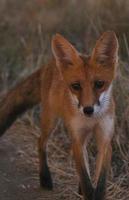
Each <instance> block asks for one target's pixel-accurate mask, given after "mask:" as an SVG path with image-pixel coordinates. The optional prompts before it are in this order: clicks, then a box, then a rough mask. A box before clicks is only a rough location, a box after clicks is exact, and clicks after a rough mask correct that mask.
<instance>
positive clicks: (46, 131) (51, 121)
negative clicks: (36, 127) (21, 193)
mask: <svg viewBox="0 0 129 200" xmlns="http://www.w3.org/2000/svg"><path fill="white" fill-rule="evenodd" d="M55 122H56V120H55V117H54V115H53V114H52V111H51V110H50V112H49V109H48V108H47V110H45V109H44V111H43V113H42V114H41V129H42V133H41V136H40V138H39V143H38V149H39V165H40V166H39V170H40V171H39V176H40V185H41V187H43V188H46V189H49V190H51V189H52V188H53V183H52V178H51V173H50V170H49V167H48V163H47V153H46V147H47V141H48V138H49V136H50V134H51V132H52V131H53V129H54V128H55V125H56V123H55Z"/></svg>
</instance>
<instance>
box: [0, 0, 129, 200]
mask: <svg viewBox="0 0 129 200" xmlns="http://www.w3.org/2000/svg"><path fill="white" fill-rule="evenodd" d="M107 30H114V31H115V32H116V34H117V37H118V39H119V44H120V48H119V70H118V74H117V80H116V81H115V87H114V94H115V95H114V96H115V101H116V104H117V109H116V113H117V116H116V131H115V136H114V139H113V159H112V168H111V173H110V176H109V181H108V188H107V191H108V192H107V199H108V200H116V199H118V200H128V199H129V0H119V1H118V0H80V1H79V0H22V1H21V0H19V1H18V0H0V93H1V95H0V96H1V98H2V95H3V93H5V92H6V91H7V90H8V89H9V88H10V87H12V86H13V85H15V83H16V82H19V80H20V79H22V78H23V77H26V76H27V75H28V74H30V73H31V72H32V71H33V70H35V69H37V68H39V67H41V66H42V65H43V64H45V63H47V62H48V61H49V59H50V58H51V56H52V53H51V38H52V36H53V35H54V34H55V33H61V34H62V35H63V36H65V37H66V38H67V39H68V40H69V41H70V42H71V43H72V44H73V45H74V46H75V47H76V48H77V49H78V50H79V51H81V52H83V53H86V54H89V53H90V52H91V50H92V48H93V47H94V45H95V41H96V40H97V39H98V38H99V36H100V35H101V34H102V33H103V32H104V31H107ZM36 112H37V111H36ZM36 112H35V110H33V111H29V112H28V113H27V114H25V115H24V117H22V118H21V119H19V120H18V121H17V123H15V125H14V126H13V129H11V131H12V132H16V133H15V134H14V136H12V135H11V136H10V134H8V137H7V138H6V137H5V138H4V139H3V141H2V142H3V143H4V144H6V145H5V146H6V148H5V149H4V151H7V150H8V148H10V145H12V144H13V143H14V142H16V143H18V145H19V146H20V145H21V143H23V145H22V146H20V147H18V148H21V149H20V150H17V149H16V151H15V152H17V151H18V152H19V151H20V155H22V156H21V160H22V159H23V161H24V159H25V157H24V156H25V155H24V154H26V156H27V158H26V159H28V162H29V161H30V165H31V166H32V163H33V165H34V167H32V168H33V170H34V174H33V170H32V174H33V178H32V180H33V181H32V180H31V181H30V182H29V183H28V184H29V185H31V187H30V188H33V185H35V184H38V183H37V182H38V181H37V179H38V178H35V176H37V175H35V174H37V173H38V172H37V165H38V164H37V163H38V161H36V159H37V154H36V149H35V147H32V146H29V141H30V140H31V138H28V137H30V136H27V135H26V134H25V133H26V132H30V133H31V134H32V133H34V131H35V134H32V135H34V137H35V135H36V137H38V136H39V132H40V130H39V127H38V125H37V124H36V123H35V120H34V118H37V117H35V116H37V115H36V114H35V113H36ZM17 129H18V133H19V132H20V131H21V132H20V133H23V132H24V137H25V139H26V141H27V143H25V142H24V137H22V136H21V134H20V133H19V135H20V136H19V135H18V137H21V139H20V141H16V139H15V138H16V137H17ZM30 130H31V131H30ZM58 132H60V133H61V134H60V136H59V134H55V136H54V137H52V138H51V139H50V143H49V144H50V145H49V146H50V148H49V157H50V158H51V159H50V161H49V164H50V167H51V170H52V172H53V176H54V179H55V180H54V183H55V190H54V193H49V194H48V193H45V194H46V196H45V197H44V193H42V194H40V195H41V196H40V195H39V193H36V191H35V189H34V188H33V190H32V192H31V194H32V196H29V195H31V194H30V193H28V190H30V188H29V189H28V188H27V186H26V182H23V183H22V184H21V185H22V186H24V187H25V188H24V187H23V188H22V187H21V188H22V189H23V190H25V194H24V196H23V197H22V199H25V200H26V199H27V200H28V199H35V198H36V199H51V195H53V199H57V200H59V199H70V200H71V199H80V198H81V197H80V196H79V195H78V194H77V176H76V172H75V170H74V164H73V163H72V164H71V157H70V158H66V157H68V155H69V150H68V149H69V148H68V147H69V146H70V144H69V140H68V137H67V135H66V133H65V132H64V129H63V128H62V127H60V128H59V130H58ZM36 133H37V134H36ZM28 135H29V134H28ZM2 142H1V145H2V144H3V143H2ZM31 142H32V143H33V145H34V143H35V142H34V141H31ZM28 146H29V148H28ZM34 146H35V145H34ZM57 146H58V148H57ZM7 147H8V148H7ZM32 149H33V151H32ZM24 151H25V152H26V153H25V152H24ZM51 151H52V152H55V153H54V155H53V154H51ZM30 152H31V153H30ZM91 152H92V153H91ZM89 153H90V160H91V162H92V163H93V162H94V147H92V145H90V147H89ZM30 154H31V155H30ZM18 155H19V153H18ZM8 156H10V154H9V155H8ZM8 156H7V158H8ZM11 156H14V157H15V159H14V160H15V164H16V163H17V162H18V163H19V159H18V158H17V156H16V155H15V154H11ZM55 160H56V163H55V162H54V161H55ZM7 161H8V159H7ZM66 161H67V162H66ZM1 162H2V161H1ZM5 163H6V160H5ZM34 163H35V164H34ZM22 164H23V162H22ZM22 164H21V161H20V164H19V167H20V166H21V165H22ZM8 165H9V164H8ZM25 166H26V165H25ZM25 166H24V165H23V171H24V168H25V169H26V167H25ZM4 168H5V167H4V165H3V168H2V167H1V168H0V170H1V172H2V174H3V173H5V172H4ZM29 169H30V167H29ZM5 171H6V172H7V171H8V169H6V170H5ZM23 171H20V172H19V174H18V176H19V177H20V176H21V179H20V178H19V180H21V182H22V175H23ZM8 173H9V172H8ZM32 174H31V175H30V177H31V176H32ZM8 176H9V177H8V179H9V180H10V181H11V183H12V184H11V185H13V184H14V186H13V189H12V192H11V191H8V189H7V188H8V187H9V185H8V183H6V181H5V182H4V178H3V182H4V184H2V183H0V184H1V185H2V187H0V188H2V189H1V191H0V195H1V196H0V198H1V199H2V200H6V199H8V198H9V200H11V198H12V199H13V200H19V199H20V197H19V198H17V197H16V196H13V194H14V193H16V191H18V188H17V184H18V183H17V184H15V183H13V182H12V180H13V177H12V174H11V172H10V175H8ZM26 176H29V175H28V174H27V175H26ZM28 179H29V178H28ZM29 180H30V179H29ZM35 181H37V182H35ZM19 184H20V183H19ZM38 186H39V185H38ZM38 186H37V187H38ZM4 188H6V190H7V191H8V192H6V194H5V193H3V191H4ZM22 189H21V190H20V191H21V193H20V191H19V194H20V195H21V194H22ZM38 192H39V191H38ZM33 193H34V195H33ZM7 194H9V195H7ZM37 194H38V195H37ZM11 195H12V196H11ZM7 196H9V197H8V198H7ZM35 196H36V197H35ZM41 197H42V198H41Z"/></svg>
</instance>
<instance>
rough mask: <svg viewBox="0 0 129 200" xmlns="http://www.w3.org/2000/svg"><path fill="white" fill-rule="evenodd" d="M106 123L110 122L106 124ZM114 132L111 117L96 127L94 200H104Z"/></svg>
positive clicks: (107, 117)
mask: <svg viewBox="0 0 129 200" xmlns="http://www.w3.org/2000/svg"><path fill="white" fill-rule="evenodd" d="M107 122H110V124H108V123H107ZM113 132H114V120H113V118H112V116H106V117H105V118H103V119H102V121H101V122H100V124H99V125H98V126H97V127H96V142H97V148H98V154H97V161H96V172H95V184H96V190H95V200H104V199H105V193H106V177H107V173H108V171H109V167H110V163H111V157H112V147H111V139H112V135H113Z"/></svg>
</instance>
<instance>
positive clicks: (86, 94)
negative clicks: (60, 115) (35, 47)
mask: <svg viewBox="0 0 129 200" xmlns="http://www.w3.org/2000/svg"><path fill="white" fill-rule="evenodd" d="M52 52H53V55H54V57H55V60H56V65H57V67H58V69H59V70H60V71H61V74H62V77H63V79H64V81H65V83H66V84H67V86H68V88H69V90H70V92H71V94H72V96H73V99H74V101H75V102H74V103H75V104H76V106H77V108H78V109H79V110H80V111H81V112H82V113H83V114H84V115H86V116H90V117H91V116H94V117H95V116H96V117H97V116H101V115H102V114H103V113H104V112H105V111H106V110H107V108H108V105H109V104H110V100H111V92H112V82H113V79H114V78H115V72H116V66H117V60H118V41H117V38H116V35H115V33H114V32H112V31H107V32H105V33H104V34H103V35H102V36H101V37H100V38H99V39H98V40H97V42H96V45H95V47H94V49H93V51H92V53H91V55H90V56H88V57H85V56H82V55H81V54H80V53H79V52H78V51H77V50H76V49H75V48H74V47H73V46H72V44H70V43H69V42H68V41H67V40H66V39H65V38H64V37H62V36H61V35H59V34H56V35H55V36H54V37H53V39H52Z"/></svg>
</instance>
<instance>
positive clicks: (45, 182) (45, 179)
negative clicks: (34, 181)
mask: <svg viewBox="0 0 129 200" xmlns="http://www.w3.org/2000/svg"><path fill="white" fill-rule="evenodd" d="M40 186H41V187H42V188H45V189H48V190H52V189H53V183H52V177H51V174H50V171H49V168H47V169H46V170H45V172H41V173H40Z"/></svg>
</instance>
